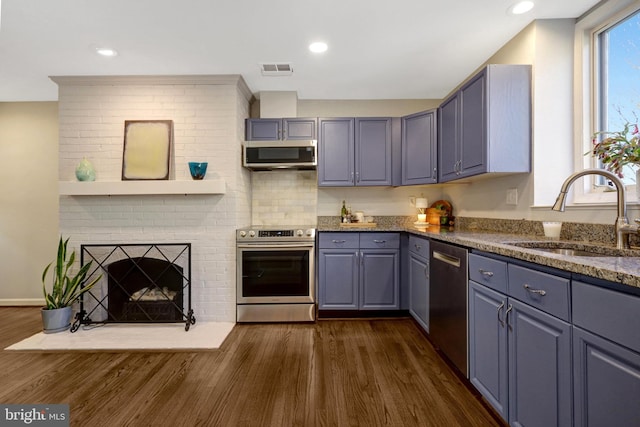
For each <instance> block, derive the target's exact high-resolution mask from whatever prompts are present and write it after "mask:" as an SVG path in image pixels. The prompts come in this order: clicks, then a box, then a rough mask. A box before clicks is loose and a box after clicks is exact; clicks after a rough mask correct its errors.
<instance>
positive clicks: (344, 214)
mask: <svg viewBox="0 0 640 427" xmlns="http://www.w3.org/2000/svg"><path fill="white" fill-rule="evenodd" d="M340 222H341V223H344V224H346V223H347V222H348V221H347V206H346V205H345V201H344V200H343V201H342V209H341V210H340Z"/></svg>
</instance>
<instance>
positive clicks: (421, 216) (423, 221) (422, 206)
mask: <svg viewBox="0 0 640 427" xmlns="http://www.w3.org/2000/svg"><path fill="white" fill-rule="evenodd" d="M428 207H429V201H428V200H427V199H425V198H424V197H418V198H417V199H416V208H417V209H418V221H417V222H415V223H414V225H417V226H422V227H426V226H428V225H429V223H428V222H427V213H426V209H427V208H428Z"/></svg>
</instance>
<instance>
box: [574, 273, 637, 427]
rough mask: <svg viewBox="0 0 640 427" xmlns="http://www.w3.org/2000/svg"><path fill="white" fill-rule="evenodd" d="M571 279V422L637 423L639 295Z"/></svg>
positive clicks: (628, 424)
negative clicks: (572, 420) (572, 393)
mask: <svg viewBox="0 0 640 427" xmlns="http://www.w3.org/2000/svg"><path fill="white" fill-rule="evenodd" d="M609 285H611V287H612V288H611V289H610V288H608V287H604V286H596V285H592V284H589V283H585V282H583V281H579V280H574V281H573V282H572V291H573V292H572V294H573V306H572V309H573V324H574V326H573V380H574V405H575V406H574V413H575V421H576V423H575V425H576V426H577V427H583V426H590V427H595V426H621V427H622V426H640V315H639V313H640V296H639V295H638V293H637V292H636V293H635V294H632V293H628V292H626V291H628V290H627V289H624V291H623V289H616V288H615V284H609Z"/></svg>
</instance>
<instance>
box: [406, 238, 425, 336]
mask: <svg viewBox="0 0 640 427" xmlns="http://www.w3.org/2000/svg"><path fill="white" fill-rule="evenodd" d="M409 313H411V316H413V318H414V319H415V320H416V322H418V323H419V324H420V326H422V328H423V329H424V330H425V331H427V332H429V239H423V238H421V237H417V236H413V235H412V236H409Z"/></svg>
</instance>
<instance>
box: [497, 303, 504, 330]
mask: <svg viewBox="0 0 640 427" xmlns="http://www.w3.org/2000/svg"><path fill="white" fill-rule="evenodd" d="M503 308H504V301H502V304H500V305H499V306H498V322H500V325H502V327H503V328H504V320H502V319H501V318H500V312H501V311H502V309H503Z"/></svg>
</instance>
